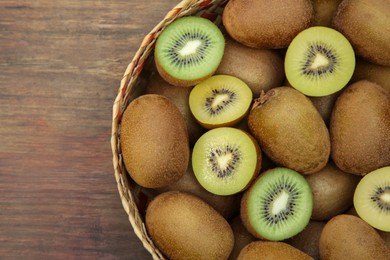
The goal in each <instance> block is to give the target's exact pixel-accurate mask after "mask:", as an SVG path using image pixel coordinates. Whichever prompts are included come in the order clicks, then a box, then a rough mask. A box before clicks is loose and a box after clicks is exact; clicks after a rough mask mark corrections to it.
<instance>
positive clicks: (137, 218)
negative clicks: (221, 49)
mask: <svg viewBox="0 0 390 260" xmlns="http://www.w3.org/2000/svg"><path fill="white" fill-rule="evenodd" d="M226 2H227V0H183V1H181V2H179V3H178V4H177V5H176V6H175V7H173V8H172V9H171V10H170V11H169V12H167V13H166V15H165V17H164V18H163V20H161V21H160V22H159V23H158V24H157V25H155V27H154V28H153V29H152V30H151V31H150V32H149V33H148V34H147V35H146V36H145V37H144V38H143V40H142V42H141V44H140V46H139V48H138V50H137V51H136V53H135V55H134V57H133V59H132V60H131V62H130V63H129V64H128V66H127V68H126V70H125V72H124V74H123V77H122V79H121V82H120V86H119V89H118V94H117V96H116V97H115V100H114V104H113V107H112V126H111V150H112V155H113V159H112V160H113V167H114V175H115V180H116V182H117V188H118V192H119V195H120V199H121V202H122V206H123V208H124V210H125V211H126V213H127V215H128V219H129V221H130V224H131V226H132V227H133V230H134V233H135V234H136V236H137V237H138V238H139V239H140V240H141V242H142V244H143V246H144V248H145V249H146V250H147V251H148V252H149V253H150V254H151V255H152V257H153V259H166V258H165V257H164V255H163V254H162V253H161V252H160V251H159V250H158V249H157V248H156V247H155V246H154V244H153V241H152V240H151V239H150V238H149V236H148V235H147V231H146V227H145V224H144V222H143V220H142V217H141V214H140V212H139V210H138V208H137V206H136V204H135V200H134V196H133V194H132V192H131V189H130V188H129V187H128V185H129V183H128V180H127V178H128V177H127V176H126V171H125V168H124V164H123V162H122V157H121V153H120V147H119V146H120V144H119V136H120V134H119V130H120V120H121V115H122V113H123V111H124V109H125V108H126V105H127V102H126V100H127V99H128V97H129V95H130V94H131V92H132V91H133V88H135V84H136V82H137V80H138V76H139V75H140V73H141V71H142V70H143V67H144V65H145V62H146V60H147V58H148V57H149V56H150V54H151V53H152V51H153V48H154V43H155V41H156V39H157V37H158V36H159V34H160V33H161V31H162V30H164V28H165V27H166V26H167V25H168V24H170V23H171V22H172V21H174V20H175V19H177V18H179V17H182V16H189V15H193V14H194V13H198V12H200V11H201V10H207V11H208V12H211V13H212V12H214V10H215V8H216V7H217V6H223V5H224V4H225V3H226ZM206 15H207V14H206ZM207 18H210V17H208V16H207Z"/></svg>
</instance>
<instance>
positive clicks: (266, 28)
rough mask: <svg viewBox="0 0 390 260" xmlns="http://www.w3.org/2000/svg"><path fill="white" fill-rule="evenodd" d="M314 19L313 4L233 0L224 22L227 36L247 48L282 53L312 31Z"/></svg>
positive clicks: (307, 1)
mask: <svg viewBox="0 0 390 260" xmlns="http://www.w3.org/2000/svg"><path fill="white" fill-rule="evenodd" d="M313 17H314V11H313V5H312V2H311V1H310V0H290V1H285V0H273V1H264V0H230V1H229V2H228V3H227V5H226V7H225V9H224V11H223V15H222V22H223V25H224V26H225V29H226V31H227V32H228V34H229V35H230V36H231V37H232V38H233V39H235V40H236V41H238V42H240V43H242V44H244V45H246V46H249V47H254V48H261V49H280V48H285V47H287V46H288V45H289V44H290V42H291V41H292V39H293V38H294V37H295V36H296V35H297V34H298V33H299V32H301V31H302V30H304V29H306V28H307V27H309V26H310V24H311V22H312V19H313Z"/></svg>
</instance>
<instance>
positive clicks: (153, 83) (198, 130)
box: [144, 73, 205, 147]
mask: <svg viewBox="0 0 390 260" xmlns="http://www.w3.org/2000/svg"><path fill="white" fill-rule="evenodd" d="M190 92H191V88H183V87H176V86H173V85H171V84H169V83H168V82H166V81H165V80H164V79H163V78H161V76H160V74H158V73H154V74H153V75H152V76H151V78H150V80H149V82H148V83H147V85H146V88H145V93H144V94H159V95H163V96H165V97H167V98H168V99H169V100H171V101H172V102H173V103H174V104H175V105H176V106H177V108H178V109H179V110H180V112H181V113H182V115H183V117H184V120H185V121H186V124H187V129H188V137H189V141H190V146H191V147H192V146H194V144H195V142H196V140H198V138H199V137H200V136H201V135H202V134H203V133H204V132H205V129H204V128H203V127H202V126H201V125H200V124H199V123H198V121H196V119H195V117H194V116H193V115H192V113H191V110H190V108H189V106H188V98H189V96H190Z"/></svg>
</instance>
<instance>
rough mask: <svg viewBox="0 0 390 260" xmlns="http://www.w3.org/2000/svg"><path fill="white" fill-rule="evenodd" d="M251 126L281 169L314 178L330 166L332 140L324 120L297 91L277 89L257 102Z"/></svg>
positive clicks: (307, 99)
mask: <svg viewBox="0 0 390 260" xmlns="http://www.w3.org/2000/svg"><path fill="white" fill-rule="evenodd" d="M248 126H249V129H250V131H251V133H252V134H253V135H254V137H255V138H256V139H257V140H258V142H259V144H260V147H261V148H262V150H263V151H264V152H265V154H267V156H268V157H269V158H270V159H271V160H272V161H274V162H275V163H276V164H278V165H281V166H284V167H287V168H291V169H293V170H295V171H297V172H300V173H302V174H311V173H314V172H317V171H319V170H321V169H322V168H323V167H325V165H326V163H327V162H328V158H329V154H330V140H329V132H328V129H327V127H326V125H325V123H324V120H323V119H322V117H321V115H320V114H319V112H318V111H317V110H316V108H315V107H314V105H313V104H312V103H311V101H310V100H309V98H308V97H306V96H305V95H303V94H302V93H300V92H299V91H298V90H296V89H294V88H291V87H277V88H273V89H271V90H269V91H268V92H267V93H266V94H265V95H262V96H260V98H258V99H256V100H255V102H254V105H253V106H252V110H251V111H250V112H249V116H248Z"/></svg>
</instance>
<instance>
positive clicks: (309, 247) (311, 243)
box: [285, 220, 326, 260]
mask: <svg viewBox="0 0 390 260" xmlns="http://www.w3.org/2000/svg"><path fill="white" fill-rule="evenodd" d="M325 224H326V222H322V221H315V220H311V221H310V222H309V224H307V226H306V227H305V229H304V230H302V231H301V232H300V233H298V234H297V235H296V236H294V237H292V238H290V239H288V240H286V241H285V242H286V243H288V244H289V245H292V246H293V247H295V248H297V249H299V250H301V251H302V252H304V253H306V254H308V255H310V256H311V257H313V258H314V259H315V260H320V247H319V242H320V236H321V232H322V229H323V228H324V226H325Z"/></svg>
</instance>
